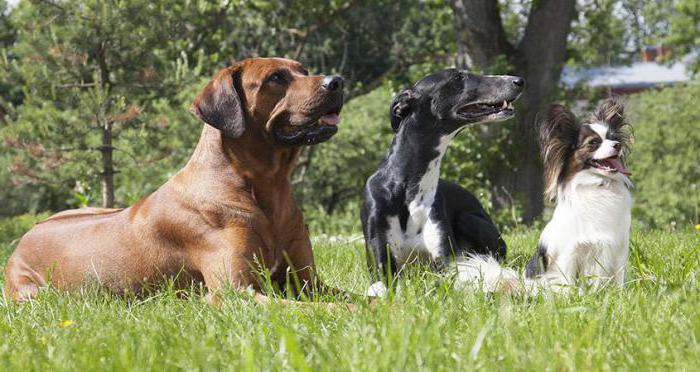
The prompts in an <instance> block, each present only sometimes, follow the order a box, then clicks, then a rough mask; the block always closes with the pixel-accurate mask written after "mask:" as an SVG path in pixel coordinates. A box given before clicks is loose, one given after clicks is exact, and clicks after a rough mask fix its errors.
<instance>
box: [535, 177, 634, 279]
mask: <svg viewBox="0 0 700 372" xmlns="http://www.w3.org/2000/svg"><path fill="white" fill-rule="evenodd" d="M630 187H631V181H630V180H629V178H627V177H626V176H625V175H623V174H619V173H616V174H613V175H610V176H603V175H600V174H599V173H597V172H594V171H592V170H583V171H581V172H579V173H577V174H576V175H575V176H574V178H573V179H572V180H571V181H570V182H569V183H567V185H566V186H565V187H561V189H560V190H559V192H558V195H557V207H556V209H555V210H554V215H553V216H552V220H551V221H550V222H549V223H548V224H547V226H546V227H545V229H544V231H543V232H542V235H541V237H540V243H541V244H542V245H543V246H545V247H546V248H547V255H548V258H549V262H550V267H549V270H548V274H552V275H556V276H558V281H559V282H561V283H566V284H570V285H573V284H574V282H575V281H576V279H577V278H580V277H593V278H595V280H596V281H598V282H599V283H600V284H602V283H601V281H605V280H608V279H611V280H613V281H614V282H615V283H617V284H620V285H621V284H623V282H624V278H625V269H626V266H627V254H628V251H629V231H630V225H631V220H632V216H631V209H632V194H631V193H630V191H629V188H630Z"/></svg>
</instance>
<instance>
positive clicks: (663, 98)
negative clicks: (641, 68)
mask: <svg viewBox="0 0 700 372" xmlns="http://www.w3.org/2000/svg"><path fill="white" fill-rule="evenodd" d="M699 101H700V83H698V82H695V83H693V84H690V85H688V86H680V87H674V88H666V89H662V90H659V91H649V92H646V93H642V94H639V95H638V96H636V97H635V99H634V100H632V102H631V103H632V104H631V107H630V109H629V112H630V114H629V121H630V123H631V124H632V126H633V128H634V131H635V143H634V145H633V146H632V155H631V163H630V169H631V171H632V173H633V174H632V179H633V181H634V182H635V190H634V199H635V200H634V203H635V207H634V216H635V218H637V219H639V220H641V221H643V222H645V223H647V224H649V225H651V226H659V225H668V224H671V225H685V224H687V223H700V215H699V214H700V163H698V154H699V152H698V148H700V130H699V126H698V123H700V107H698V102H699Z"/></svg>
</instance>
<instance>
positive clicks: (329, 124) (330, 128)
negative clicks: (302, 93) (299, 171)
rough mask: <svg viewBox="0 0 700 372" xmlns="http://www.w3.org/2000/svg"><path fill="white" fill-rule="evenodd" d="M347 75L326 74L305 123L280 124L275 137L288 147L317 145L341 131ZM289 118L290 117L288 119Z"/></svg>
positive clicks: (276, 128) (274, 133)
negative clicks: (341, 112)
mask: <svg viewBox="0 0 700 372" xmlns="http://www.w3.org/2000/svg"><path fill="white" fill-rule="evenodd" d="M343 85H344V82H343V78H342V77H340V76H335V75H333V76H326V77H324V78H323V80H322V81H321V83H320V84H319V89H318V93H317V94H316V95H315V96H314V97H313V98H312V99H311V100H310V103H309V104H308V105H307V106H309V109H308V112H309V113H308V114H307V115H305V116H306V118H305V120H304V121H303V123H301V124H292V123H290V124H288V125H286V126H276V127H275V129H273V135H274V137H275V140H276V141H277V142H279V143H281V144H283V145H287V146H301V145H315V144H318V143H321V142H325V141H327V140H329V139H330V138H331V137H333V135H335V134H336V133H337V132H338V122H339V121H340V116H339V115H340V111H341V109H342V108H343ZM285 121H288V120H285Z"/></svg>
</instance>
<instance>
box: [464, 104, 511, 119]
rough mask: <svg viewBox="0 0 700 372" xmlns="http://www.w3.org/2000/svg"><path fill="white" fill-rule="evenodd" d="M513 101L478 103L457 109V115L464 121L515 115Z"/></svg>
mask: <svg viewBox="0 0 700 372" xmlns="http://www.w3.org/2000/svg"><path fill="white" fill-rule="evenodd" d="M513 101H515V99H513V100H510V101H508V100H503V101H501V102H492V103H485V102H478V103H470V104H467V105H464V106H462V107H460V108H459V109H457V115H458V116H460V117H463V118H465V119H477V118H480V117H483V116H488V115H493V114H502V115H503V116H511V115H513V114H514V113H515V109H514V108H513Z"/></svg>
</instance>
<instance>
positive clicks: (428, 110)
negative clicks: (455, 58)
mask: <svg viewBox="0 0 700 372" xmlns="http://www.w3.org/2000/svg"><path fill="white" fill-rule="evenodd" d="M524 86H525V80H524V79H523V78H520V77H517V76H508V75H486V76H484V75H477V74H473V73H470V72H468V71H465V70H458V69H454V68H451V69H447V70H443V71H441V72H437V73H435V74H432V75H428V76H426V77H424V78H423V79H421V80H420V81H418V82H417V83H416V84H415V85H414V86H413V87H412V88H409V89H406V90H404V91H402V92H401V93H399V94H398V95H397V96H396V97H395V98H394V101H393V102H392V103H391V112H390V114H391V126H392V128H393V129H394V131H395V132H398V131H399V129H400V128H401V126H402V123H404V121H405V120H406V119H408V118H411V117H415V118H416V119H418V120H417V122H419V123H423V122H431V123H436V125H437V127H438V128H439V130H440V131H441V132H443V133H453V132H454V131H456V130H458V129H460V128H462V127H464V126H466V125H469V124H476V123H484V122H489V121H502V120H506V119H509V118H511V117H513V115H514V113H515V112H514V110H513V106H512V105H511V103H512V102H513V101H515V100H516V99H517V98H518V96H520V93H522V91H523V87H524Z"/></svg>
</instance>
